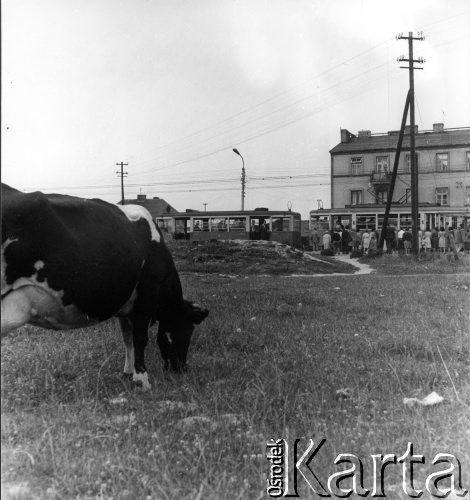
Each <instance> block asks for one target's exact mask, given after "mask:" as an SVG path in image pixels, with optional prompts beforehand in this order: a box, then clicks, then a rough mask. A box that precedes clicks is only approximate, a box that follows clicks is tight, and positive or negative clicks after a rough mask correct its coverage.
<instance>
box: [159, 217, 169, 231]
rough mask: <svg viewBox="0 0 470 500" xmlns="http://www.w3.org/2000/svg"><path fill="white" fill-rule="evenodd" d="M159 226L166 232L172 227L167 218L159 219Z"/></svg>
mask: <svg viewBox="0 0 470 500" xmlns="http://www.w3.org/2000/svg"><path fill="white" fill-rule="evenodd" d="M157 226H158V227H159V229H161V230H162V231H163V232H164V233H167V232H168V231H169V229H170V221H169V220H166V219H157Z"/></svg>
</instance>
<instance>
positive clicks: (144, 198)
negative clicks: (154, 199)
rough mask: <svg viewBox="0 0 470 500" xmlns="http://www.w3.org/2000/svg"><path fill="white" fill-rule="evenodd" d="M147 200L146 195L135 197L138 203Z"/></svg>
mask: <svg viewBox="0 0 470 500" xmlns="http://www.w3.org/2000/svg"><path fill="white" fill-rule="evenodd" d="M146 199H147V195H146V194H138V195H137V200H138V201H144V200H146Z"/></svg>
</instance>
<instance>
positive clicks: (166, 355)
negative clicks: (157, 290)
mask: <svg viewBox="0 0 470 500" xmlns="http://www.w3.org/2000/svg"><path fill="white" fill-rule="evenodd" d="M208 314H209V311H208V310H207V309H203V308H201V307H199V306H198V305H196V304H193V303H192V302H189V301H187V300H185V301H184V304H183V308H182V310H181V311H180V312H179V314H175V315H174V316H173V317H172V318H166V319H162V320H160V323H159V326H158V337H157V338H158V346H159V347H160V352H161V355H162V358H163V361H164V363H165V368H166V369H168V368H171V370H173V371H175V372H181V371H185V370H186V356H187V355H188V349H189V344H190V342H191V336H192V334H193V330H194V325H199V323H201V322H202V321H204V319H205V318H206V316H207V315H208Z"/></svg>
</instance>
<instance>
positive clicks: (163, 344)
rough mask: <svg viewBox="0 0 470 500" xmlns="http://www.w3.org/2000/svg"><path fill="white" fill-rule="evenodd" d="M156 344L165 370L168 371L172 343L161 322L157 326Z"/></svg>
mask: <svg viewBox="0 0 470 500" xmlns="http://www.w3.org/2000/svg"><path fill="white" fill-rule="evenodd" d="M157 343H158V347H159V348H160V354H161V355H162V358H163V363H164V366H165V370H168V368H169V362H170V359H171V352H172V351H171V350H172V346H171V344H172V341H171V338H170V334H169V332H168V331H166V328H165V325H164V324H163V323H162V322H161V321H160V324H159V325H158V334H157Z"/></svg>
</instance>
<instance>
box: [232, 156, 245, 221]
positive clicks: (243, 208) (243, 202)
mask: <svg viewBox="0 0 470 500" xmlns="http://www.w3.org/2000/svg"><path fill="white" fill-rule="evenodd" d="M232 151H233V152H234V153H235V154H237V155H238V156H239V157H240V158H241V159H242V177H241V181H242V212H243V210H245V160H244V159H243V156H242V155H241V154H240V151H238V149H237V148H233V149H232Z"/></svg>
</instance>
